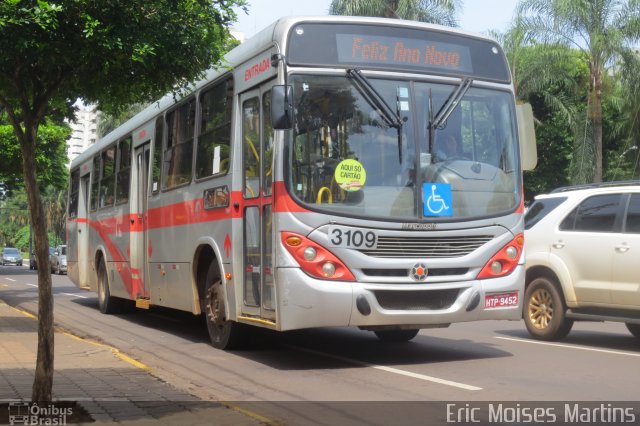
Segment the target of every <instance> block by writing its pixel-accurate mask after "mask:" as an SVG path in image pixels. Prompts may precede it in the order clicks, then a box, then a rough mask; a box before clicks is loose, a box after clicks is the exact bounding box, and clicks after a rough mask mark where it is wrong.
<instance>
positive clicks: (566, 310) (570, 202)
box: [523, 181, 640, 340]
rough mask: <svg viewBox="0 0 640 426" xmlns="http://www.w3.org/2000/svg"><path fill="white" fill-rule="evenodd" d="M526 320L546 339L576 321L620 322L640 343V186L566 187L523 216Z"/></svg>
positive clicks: (535, 334)
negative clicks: (639, 339) (525, 264)
mask: <svg viewBox="0 0 640 426" xmlns="http://www.w3.org/2000/svg"><path fill="white" fill-rule="evenodd" d="M525 241H526V246H525V253H526V262H527V266H526V268H527V278H526V280H527V281H526V288H525V294H524V311H523V316H524V322H525V324H526V326H527V330H529V333H530V334H531V335H532V336H533V337H535V338H537V339H540V340H556V339H561V338H563V337H565V336H566V335H567V334H568V333H569V331H570V330H571V327H572V325H573V321H574V320H595V321H619V322H624V323H625V324H626V325H627V328H628V329H629V331H630V332H631V333H632V334H633V335H634V336H636V337H638V338H640V181H633V182H609V183H602V184H592V185H584V186H578V187H570V188H561V189H558V190H555V191H553V192H552V193H550V194H545V195H539V196H537V197H536V199H535V202H534V203H533V204H532V205H531V207H530V208H529V209H528V210H527V214H526V216H525Z"/></svg>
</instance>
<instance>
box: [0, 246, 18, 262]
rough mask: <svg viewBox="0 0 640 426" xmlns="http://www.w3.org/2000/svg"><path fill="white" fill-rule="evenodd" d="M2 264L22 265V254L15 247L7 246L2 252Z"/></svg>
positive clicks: (0, 255) (0, 258)
mask: <svg viewBox="0 0 640 426" xmlns="http://www.w3.org/2000/svg"><path fill="white" fill-rule="evenodd" d="M0 264H2V266H4V265H17V266H22V254H20V250H18V249H17V248H14V247H5V248H4V249H3V250H2V253H1V254H0Z"/></svg>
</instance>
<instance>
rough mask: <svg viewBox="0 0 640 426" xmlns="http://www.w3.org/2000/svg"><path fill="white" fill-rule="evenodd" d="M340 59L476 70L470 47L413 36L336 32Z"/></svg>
mask: <svg viewBox="0 0 640 426" xmlns="http://www.w3.org/2000/svg"><path fill="white" fill-rule="evenodd" d="M336 47H337V50H338V61H339V62H340V63H356V64H371V63H378V64H382V65H398V66H400V67H402V66H405V65H410V66H414V67H424V68H443V69H445V70H452V71H458V72H465V73H470V74H471V73H473V68H472V65H471V56H470V54H469V48H468V47H466V46H459V45H455V44H451V43H440V42H433V41H429V40H416V39H411V38H392V37H380V36H363V35H359V34H336Z"/></svg>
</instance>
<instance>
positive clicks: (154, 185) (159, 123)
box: [151, 116, 164, 194]
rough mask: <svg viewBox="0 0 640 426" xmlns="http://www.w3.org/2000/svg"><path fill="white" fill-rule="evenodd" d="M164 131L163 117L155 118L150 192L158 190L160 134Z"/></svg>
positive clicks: (160, 161)
mask: <svg viewBox="0 0 640 426" xmlns="http://www.w3.org/2000/svg"><path fill="white" fill-rule="evenodd" d="M163 133H164V117H162V116H161V117H158V118H157V119H156V132H155V136H154V138H153V166H152V171H151V193H152V194H157V193H158V192H160V173H161V170H162V136H163Z"/></svg>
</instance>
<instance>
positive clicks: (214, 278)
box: [204, 263, 246, 349]
mask: <svg viewBox="0 0 640 426" xmlns="http://www.w3.org/2000/svg"><path fill="white" fill-rule="evenodd" d="M206 283H207V287H206V292H205V304H204V314H205V320H206V322H207V330H208V331H209V339H210V340H211V345H212V346H213V347H214V348H216V349H239V348H240V347H242V346H243V344H244V343H245V337H246V330H245V327H244V326H243V324H239V323H237V322H235V321H230V320H228V319H227V312H226V308H225V303H224V302H225V300H224V288H223V287H222V281H221V280H220V276H219V274H218V268H216V265H215V264H214V263H212V264H211V265H210V266H209V270H208V272H207V278H206Z"/></svg>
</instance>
